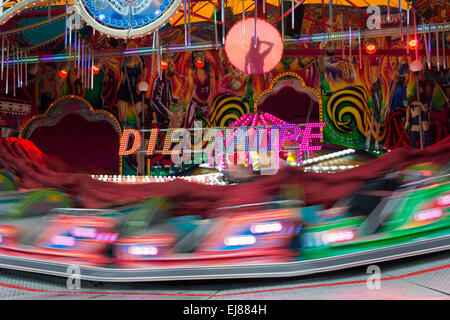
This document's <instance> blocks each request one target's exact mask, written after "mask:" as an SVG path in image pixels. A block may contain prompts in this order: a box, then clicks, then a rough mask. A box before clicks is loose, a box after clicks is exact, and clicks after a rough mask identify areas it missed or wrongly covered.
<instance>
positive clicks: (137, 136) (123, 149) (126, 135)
mask: <svg viewBox="0 0 450 320" xmlns="http://www.w3.org/2000/svg"><path fill="white" fill-rule="evenodd" d="M130 136H134V141H133V146H132V147H131V149H130V150H127V147H128V140H130ZM141 140H142V137H141V133H140V132H139V131H138V130H136V129H125V130H123V133H122V137H121V138H120V147H119V156H127V155H129V154H133V153H135V152H136V151H137V150H138V149H139V147H140V146H141Z"/></svg>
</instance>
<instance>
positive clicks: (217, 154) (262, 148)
mask: <svg viewBox="0 0 450 320" xmlns="http://www.w3.org/2000/svg"><path fill="white" fill-rule="evenodd" d="M325 125H326V123H324V122H318V123H308V124H307V125H306V126H305V127H304V128H302V127H301V126H299V125H294V124H281V125H274V126H257V127H245V126H244V127H238V128H207V129H204V130H202V129H201V128H198V127H197V128H195V129H194V136H193V138H194V141H202V143H201V144H200V143H197V144H194V145H193V148H192V147H191V140H192V135H191V133H190V132H189V131H188V130H187V129H184V128H178V129H168V130H167V133H166V135H165V137H164V143H163V149H162V152H161V150H156V142H157V139H158V135H159V133H160V132H162V130H160V129H157V128H155V129H151V130H148V131H150V136H149V138H148V140H147V139H145V142H144V143H146V144H147V145H145V146H144V145H142V144H143V138H142V136H143V135H142V134H141V132H140V131H139V130H136V129H126V130H124V131H123V134H122V137H121V139H120V147H119V155H121V156H126V155H132V154H134V153H136V152H137V151H138V150H141V152H145V154H146V155H147V156H149V155H153V154H155V153H162V154H166V155H172V161H173V162H174V163H176V164H179V163H191V162H192V159H191V156H192V155H193V154H195V155H198V156H194V163H196V164H199V163H202V162H203V161H202V158H203V155H204V156H206V157H207V158H208V162H210V163H211V162H212V161H213V158H215V162H216V164H219V163H220V162H221V161H222V162H223V161H224V158H226V155H231V154H233V155H234V154H235V153H238V154H241V156H245V157H247V158H248V155H249V154H250V153H255V152H256V153H259V154H261V153H269V154H271V155H273V156H274V157H275V161H276V162H277V163H278V154H279V151H281V150H282V149H283V145H284V143H285V142H286V141H290V142H291V143H293V144H295V145H296V146H297V150H298V152H299V153H302V152H307V151H315V150H320V149H321V145H315V144H314V140H313V139H322V132H321V130H320V128H323V127H325ZM313 128H317V129H318V130H317V131H318V132H317V133H313ZM202 131H205V132H204V133H202ZM144 134H145V132H144ZM132 137H133V139H132V143H131V146H130V139H131V138H132ZM147 141H148V142H147ZM174 144H175V145H174ZM203 145H206V147H205V148H202V146H203ZM144 148H145V150H144ZM202 154H203V155H202ZM220 159H222V160H220ZM299 161H301V160H300V159H299ZM238 163H239V162H238Z"/></svg>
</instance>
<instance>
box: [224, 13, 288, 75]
mask: <svg viewBox="0 0 450 320" xmlns="http://www.w3.org/2000/svg"><path fill="white" fill-rule="evenodd" d="M254 30H257V32H256V39H255V31H254ZM225 53H226V55H227V57H228V60H229V61H230V62H231V64H232V65H233V66H234V67H235V68H236V69H238V70H240V71H242V72H244V73H246V74H263V73H267V72H269V71H271V70H272V69H273V68H275V67H276V65H277V64H278V63H279V62H280V60H281V57H282V55H283V40H282V39H281V35H280V32H279V31H278V30H277V28H276V27H274V26H273V25H272V24H271V23H269V22H268V21H266V20H263V19H259V18H258V19H256V23H255V19H245V20H240V21H239V22H237V23H235V24H234V25H233V27H231V29H230V31H228V34H227V38H226V41H225Z"/></svg>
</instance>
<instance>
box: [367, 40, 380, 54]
mask: <svg viewBox="0 0 450 320" xmlns="http://www.w3.org/2000/svg"><path fill="white" fill-rule="evenodd" d="M365 50H366V52H367V53H368V54H374V53H375V52H377V46H376V45H375V43H372V42H370V43H367V44H366V48H365Z"/></svg>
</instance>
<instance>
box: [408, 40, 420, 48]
mask: <svg viewBox="0 0 450 320" xmlns="http://www.w3.org/2000/svg"><path fill="white" fill-rule="evenodd" d="M417 45H418V43H417V40H416V39H412V40H409V42H408V46H409V48H410V49H415V48H416V46H417Z"/></svg>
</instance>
